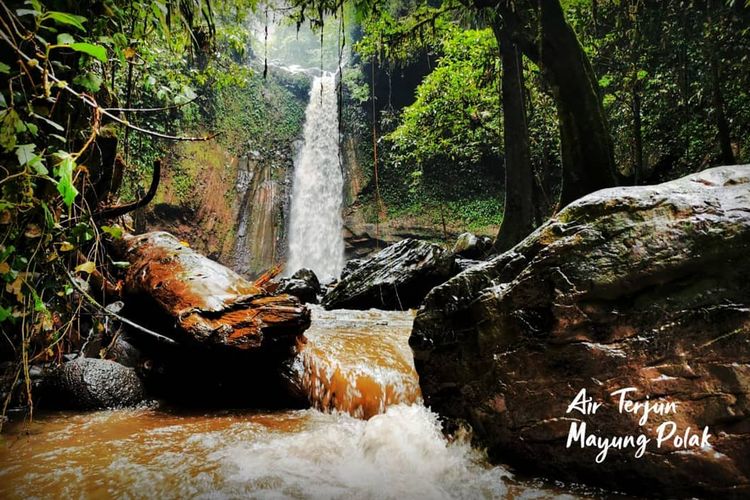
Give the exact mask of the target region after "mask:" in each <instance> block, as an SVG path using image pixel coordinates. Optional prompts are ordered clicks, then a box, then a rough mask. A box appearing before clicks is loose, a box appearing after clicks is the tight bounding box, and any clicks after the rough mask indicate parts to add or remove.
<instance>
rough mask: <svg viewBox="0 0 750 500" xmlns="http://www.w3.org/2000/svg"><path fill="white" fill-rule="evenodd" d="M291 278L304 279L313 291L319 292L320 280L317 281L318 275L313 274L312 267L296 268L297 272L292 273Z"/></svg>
mask: <svg viewBox="0 0 750 500" xmlns="http://www.w3.org/2000/svg"><path fill="white" fill-rule="evenodd" d="M292 279H293V280H300V281H304V282H305V283H306V284H307V285H308V286H309V287H310V288H311V289H313V290H314V291H315V293H320V281H318V277H317V276H315V273H314V272H313V270H312V269H307V268H306V267H303V268H302V269H298V270H297V272H295V273H294V274H292Z"/></svg>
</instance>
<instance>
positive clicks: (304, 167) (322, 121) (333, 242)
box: [286, 72, 344, 278]
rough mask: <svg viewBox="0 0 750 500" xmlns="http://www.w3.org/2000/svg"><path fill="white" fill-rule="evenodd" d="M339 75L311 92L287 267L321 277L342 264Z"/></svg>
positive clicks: (317, 82) (318, 80)
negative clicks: (337, 86) (303, 270)
mask: <svg viewBox="0 0 750 500" xmlns="http://www.w3.org/2000/svg"><path fill="white" fill-rule="evenodd" d="M336 97H337V96H336V77H335V75H333V74H332V73H328V72H326V73H323V75H322V76H318V77H315V78H314V79H313V82H312V87H311V88H310V102H309V103H308V105H307V110H306V111H305V127H304V144H303V145H302V149H301V150H300V152H299V155H298V156H297V159H296V161H295V165H294V180H293V183H292V198H291V210H290V212H291V213H290V224H289V252H288V254H287V257H288V260H287V264H286V269H287V272H288V273H293V272H294V271H296V270H297V269H299V268H301V267H307V268H310V269H312V270H313V271H314V272H315V274H317V275H318V276H319V277H321V278H326V277H331V276H332V277H338V276H339V273H340V272H341V269H342V268H343V266H344V240H343V237H342V234H341V231H342V227H343V221H342V218H341V205H342V202H343V192H344V179H343V175H342V173H341V166H340V163H339V121H338V112H337V106H336V104H337V101H336Z"/></svg>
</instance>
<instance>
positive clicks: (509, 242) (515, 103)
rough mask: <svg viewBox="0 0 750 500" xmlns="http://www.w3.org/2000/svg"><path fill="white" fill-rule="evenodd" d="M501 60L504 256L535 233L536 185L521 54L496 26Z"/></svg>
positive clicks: (498, 242)
mask: <svg viewBox="0 0 750 500" xmlns="http://www.w3.org/2000/svg"><path fill="white" fill-rule="evenodd" d="M493 30H494V32H495V37H496V38H497V41H498V44H499V46H500V54H501V59H502V68H503V69H502V71H503V74H502V99H503V136H504V145H505V211H504V214H503V222H502V225H501V226H500V231H499V233H498V235H497V238H496V239H495V245H494V248H495V250H496V251H498V252H504V251H505V250H508V249H510V248H512V247H513V246H515V244H516V243H518V242H519V241H521V240H522V239H523V238H525V237H526V236H527V235H528V234H529V233H531V232H532V231H533V230H534V206H533V189H534V181H533V177H532V171H531V160H530V154H529V130H528V122H527V120H526V109H525V104H524V92H523V66H522V61H521V57H522V56H521V52H520V50H519V49H518V47H517V46H516V44H515V43H514V42H513V41H512V40H511V39H510V37H509V36H508V34H507V32H506V30H505V29H501V28H500V27H499V26H498V25H497V23H493Z"/></svg>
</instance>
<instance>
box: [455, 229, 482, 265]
mask: <svg viewBox="0 0 750 500" xmlns="http://www.w3.org/2000/svg"><path fill="white" fill-rule="evenodd" d="M491 249H492V240H491V239H490V238H488V237H486V236H476V235H474V234H471V233H463V234H461V235H459V237H458V239H457V240H456V243H455V244H454V245H453V253H454V254H456V255H458V256H460V257H464V258H466V259H483V258H485V257H486V256H487V255H489V252H490V250H491Z"/></svg>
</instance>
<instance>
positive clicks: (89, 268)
mask: <svg viewBox="0 0 750 500" xmlns="http://www.w3.org/2000/svg"><path fill="white" fill-rule="evenodd" d="M94 271H96V264H94V263H93V262H91V261H90V260H89V261H86V262H84V263H83V264H79V265H77V266H76V272H77V273H80V272H84V273H88V274H91V273H93V272H94Z"/></svg>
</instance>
